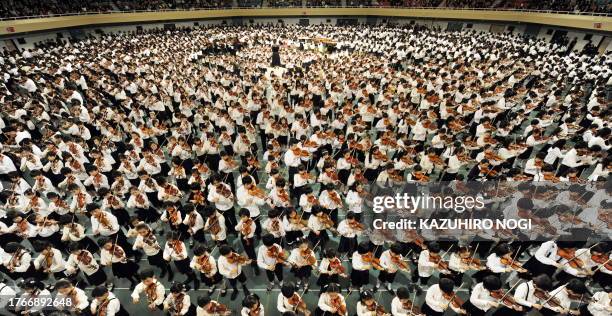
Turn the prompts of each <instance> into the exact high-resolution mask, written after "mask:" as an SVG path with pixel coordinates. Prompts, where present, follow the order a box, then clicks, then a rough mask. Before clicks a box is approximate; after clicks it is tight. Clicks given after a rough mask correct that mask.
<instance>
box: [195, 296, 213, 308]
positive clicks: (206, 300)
mask: <svg viewBox="0 0 612 316" xmlns="http://www.w3.org/2000/svg"><path fill="white" fill-rule="evenodd" d="M210 301H211V299H210V296H208V295H202V296H200V297H198V306H199V307H204V306H205V305H206V304H208V303H210Z"/></svg>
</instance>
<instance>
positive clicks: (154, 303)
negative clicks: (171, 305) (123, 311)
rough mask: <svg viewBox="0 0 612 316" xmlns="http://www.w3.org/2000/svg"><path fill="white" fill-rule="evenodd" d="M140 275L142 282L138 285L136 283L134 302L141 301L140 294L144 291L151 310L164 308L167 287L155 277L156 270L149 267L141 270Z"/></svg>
mask: <svg viewBox="0 0 612 316" xmlns="http://www.w3.org/2000/svg"><path fill="white" fill-rule="evenodd" d="M139 277H140V283H138V285H136V287H135V288H134V291H132V295H131V296H132V303H134V304H138V303H139V302H140V294H141V293H144V295H145V297H146V299H147V300H146V303H147V307H148V308H149V310H151V311H154V310H156V309H159V310H163V309H164V308H163V302H164V296H165V295H166V292H165V291H166V289H165V288H164V285H163V284H161V282H159V281H158V280H157V278H155V273H154V271H153V270H152V269H150V268H147V269H145V270H143V271H141V272H140V274H139Z"/></svg>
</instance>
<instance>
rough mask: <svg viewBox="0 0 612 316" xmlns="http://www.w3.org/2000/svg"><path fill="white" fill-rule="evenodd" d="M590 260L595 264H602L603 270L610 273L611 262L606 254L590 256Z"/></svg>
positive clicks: (611, 268)
mask: <svg viewBox="0 0 612 316" xmlns="http://www.w3.org/2000/svg"><path fill="white" fill-rule="evenodd" d="M591 260H593V262H595V263H598V264H603V265H604V266H603V267H604V268H606V269H607V270H609V271H612V261H611V260H610V256H609V255H608V254H602V255H591Z"/></svg>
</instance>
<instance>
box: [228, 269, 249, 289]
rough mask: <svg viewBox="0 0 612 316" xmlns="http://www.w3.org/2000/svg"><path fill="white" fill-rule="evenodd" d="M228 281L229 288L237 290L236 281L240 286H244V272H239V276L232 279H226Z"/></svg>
mask: <svg viewBox="0 0 612 316" xmlns="http://www.w3.org/2000/svg"><path fill="white" fill-rule="evenodd" d="M227 279H228V280H229V283H230V286H231V287H232V289H234V290H235V289H237V288H238V287H237V285H238V281H240V283H242V285H243V286H244V283H245V282H246V276H244V272H240V274H239V275H238V276H237V277H235V278H233V279H230V278H227Z"/></svg>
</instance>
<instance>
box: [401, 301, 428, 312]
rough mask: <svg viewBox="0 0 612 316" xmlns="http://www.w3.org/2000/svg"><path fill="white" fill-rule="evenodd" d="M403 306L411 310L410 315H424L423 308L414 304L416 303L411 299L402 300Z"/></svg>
mask: <svg viewBox="0 0 612 316" xmlns="http://www.w3.org/2000/svg"><path fill="white" fill-rule="evenodd" d="M402 307H403V308H404V309H407V310H409V311H410V315H415V316H416V315H424V314H423V313H421V309H420V308H419V307H417V306H415V305H414V303H412V301H411V300H408V299H407V300H404V301H403V302H402Z"/></svg>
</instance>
